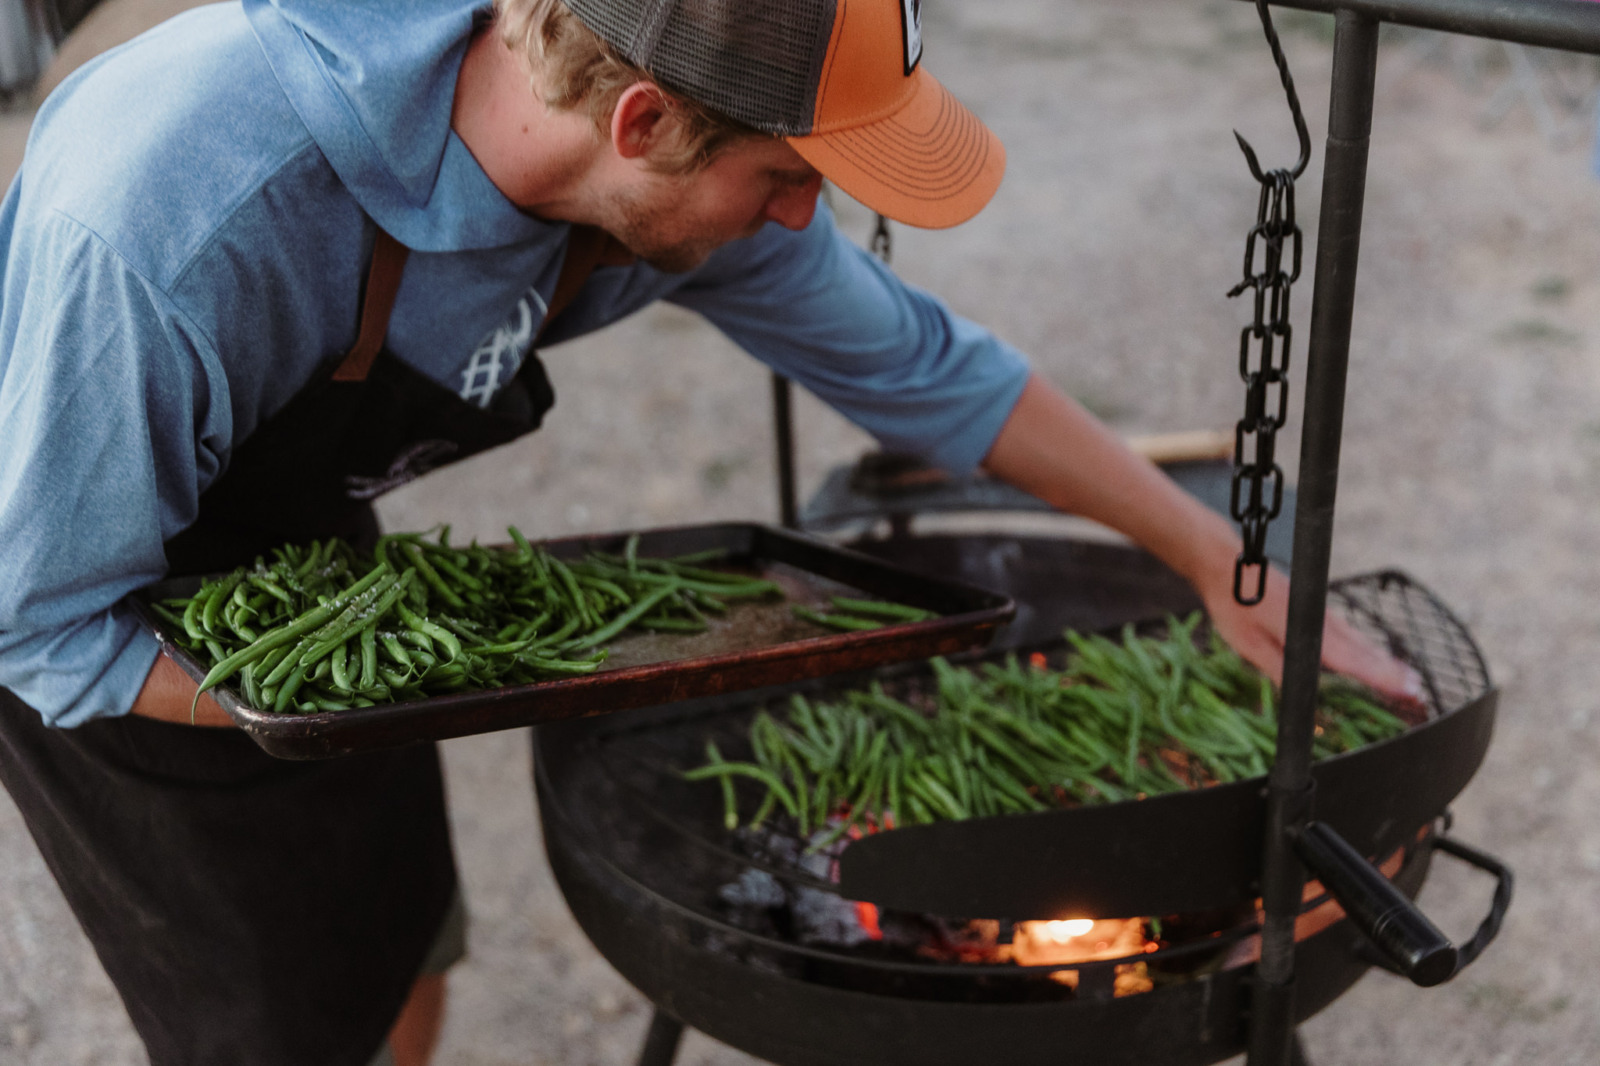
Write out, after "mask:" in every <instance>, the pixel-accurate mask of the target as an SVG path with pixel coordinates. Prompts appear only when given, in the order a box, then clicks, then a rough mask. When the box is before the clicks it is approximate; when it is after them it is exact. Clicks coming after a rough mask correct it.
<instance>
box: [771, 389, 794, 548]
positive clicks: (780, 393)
mask: <svg viewBox="0 0 1600 1066" xmlns="http://www.w3.org/2000/svg"><path fill="white" fill-rule="evenodd" d="M793 398H794V387H793V386H792V385H791V384H790V383H789V379H788V378H786V377H784V376H783V375H782V374H779V373H778V372H777V371H773V374H772V431H773V438H774V443H775V444H776V446H777V456H776V460H775V461H776V463H777V467H778V521H779V522H781V523H782V524H783V528H784V529H799V528H800V504H799V497H798V489H797V488H796V487H795V474H794V399H793Z"/></svg>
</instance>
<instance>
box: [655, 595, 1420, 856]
mask: <svg viewBox="0 0 1600 1066" xmlns="http://www.w3.org/2000/svg"><path fill="white" fill-rule="evenodd" d="M1199 624H1200V616H1199V614H1195V615H1192V616H1190V617H1189V618H1187V619H1185V620H1182V621H1180V620H1178V619H1175V618H1169V619H1168V624H1167V635H1166V636H1165V637H1162V638H1155V637H1148V636H1140V635H1138V634H1137V633H1136V632H1135V631H1134V629H1133V627H1131V626H1129V627H1126V628H1125V629H1124V630H1123V632H1122V634H1121V638H1122V639H1121V641H1120V642H1118V641H1114V640H1111V639H1109V638H1107V637H1103V636H1086V635H1083V634H1080V633H1076V632H1070V631H1069V632H1068V633H1067V634H1066V639H1067V642H1068V645H1069V649H1070V650H1069V652H1068V654H1067V657H1066V662H1065V665H1064V667H1063V668H1062V669H1059V670H1056V669H1050V668H1048V667H1047V665H1046V662H1045V659H1044V657H1043V656H1042V655H1035V656H1033V657H1032V659H1031V660H1030V662H1028V663H1027V664H1024V663H1023V662H1021V661H1019V660H1018V659H1017V658H1016V657H1015V656H1009V657H1007V659H1006V660H1005V661H1004V662H1003V663H988V664H985V665H983V666H981V667H978V668H975V669H969V668H966V667H957V666H952V665H951V664H950V663H949V662H947V661H945V660H943V659H933V660H931V663H930V665H931V668H932V677H931V679H930V680H929V681H928V682H927V683H924V684H923V686H922V688H921V689H920V690H919V689H918V688H917V686H916V684H915V683H906V684H904V685H903V687H905V688H906V689H907V691H905V692H902V693H900V694H899V695H893V694H891V693H890V692H889V691H888V690H887V689H886V688H885V686H884V685H883V684H881V683H878V682H874V683H872V684H871V685H870V686H868V687H866V688H864V689H857V690H852V691H847V692H844V693H842V694H839V695H835V696H831V697H829V698H828V699H825V700H808V699H806V698H805V697H803V696H798V695H796V696H794V697H792V698H791V701H790V703H789V705H788V707H787V708H784V709H782V710H780V711H776V712H775V711H774V710H772V709H771V708H764V709H762V710H760V711H759V712H757V714H756V715H755V716H754V718H753V719H752V722H751V724H750V728H749V748H750V751H751V753H752V757H751V759H750V760H738V759H731V758H727V757H725V756H724V755H723V754H722V753H721V752H719V751H717V749H716V747H715V745H709V746H708V749H707V753H708V761H707V762H706V763H705V764H704V765H702V766H699V767H697V768H695V769H692V770H689V771H687V772H686V774H685V777H686V778H688V779H689V780H692V781H713V780H714V781H717V782H718V783H719V785H720V786H721V788H722V794H723V801H724V818H725V821H726V823H727V824H728V826H729V827H730V828H732V827H737V826H739V825H740V824H741V823H742V824H746V825H759V824H760V823H762V822H763V821H764V820H765V819H766V818H767V817H769V816H770V815H771V813H772V811H773V810H774V808H775V806H781V807H782V808H783V809H784V810H785V811H787V812H789V814H790V815H791V817H792V818H793V821H794V823H795V827H796V828H797V829H798V830H799V832H800V833H801V835H803V836H809V835H811V834H812V833H813V832H814V831H816V830H819V829H822V828H823V827H827V830H826V832H825V833H823V834H822V835H821V836H820V837H818V839H817V840H816V841H814V845H813V846H814V847H817V848H821V847H826V846H827V845H828V844H830V843H832V842H834V841H836V840H838V839H839V838H840V837H842V836H844V835H845V834H847V833H852V832H855V833H859V832H871V831H874V830H876V829H880V828H892V827H894V826H895V825H897V824H905V823H921V822H930V821H936V820H941V819H960V818H970V817H981V816H986V815H994V814H1005V813H1022V812H1026V811H1036V810H1044V809H1047V808H1049V807H1061V806H1072V805H1078V804H1094V803H1108V802H1115V801H1118V800H1125V799H1133V798H1142V797H1145V796H1152V795H1158V794H1161V793H1167V792H1174V791H1178V790H1181V789H1189V788H1198V787H1203V786H1205V785H1209V784H1215V783H1221V782H1228V781H1237V780H1241V779H1244V778H1248V777H1254V776H1258V775H1261V774H1264V773H1265V772H1266V771H1267V769H1268V766H1269V763H1270V760H1271V758H1272V755H1273V752H1274V750H1275V745H1276V741H1277V728H1278V724H1277V699H1276V694H1275V693H1274V691H1273V687H1272V685H1271V683H1270V682H1269V681H1268V680H1267V679H1266V678H1265V677H1263V676H1262V675H1261V674H1260V673H1258V672H1257V671H1256V670H1255V669H1254V668H1252V667H1251V666H1249V665H1248V664H1247V663H1245V662H1244V660H1242V659H1241V658H1240V657H1239V656H1238V655H1237V654H1236V653H1235V652H1234V651H1233V650H1232V649H1230V648H1228V646H1227V645H1226V644H1224V643H1223V642H1222V641H1221V639H1220V638H1218V637H1217V636H1216V635H1215V634H1214V633H1213V634H1211V635H1210V636H1209V637H1208V638H1206V639H1204V640H1198V639H1196V632H1197V629H1198V627H1199ZM1405 729H1406V723H1405V722H1404V721H1402V720H1401V719H1400V718H1399V717H1397V716H1396V715H1395V714H1394V713H1393V712H1392V711H1390V710H1389V709H1387V708H1386V707H1384V706H1383V704H1382V701H1381V700H1380V699H1379V698H1378V697H1377V696H1376V695H1374V694H1373V693H1371V692H1370V691H1368V690H1366V689H1365V688H1364V687H1362V686H1361V685H1359V684H1357V683H1356V682H1353V681H1350V680H1348V679H1344V678H1339V677H1336V676H1334V675H1327V676H1325V677H1324V679H1323V682H1322V685H1321V691H1320V699H1319V707H1318V710H1317V713H1316V735H1315V738H1314V743H1313V754H1314V756H1315V757H1316V758H1319V759H1321V758H1327V757H1329V756H1332V755H1337V754H1340V753H1341V752H1344V751H1348V750H1351V749H1353V748H1356V747H1361V746H1363V745H1366V744H1370V743H1375V742H1377V741H1380V740H1384V739H1387V738H1389V737H1391V736H1394V735H1396V734H1398V733H1400V732H1403V731H1404V730H1405ZM736 781H737V782H739V783H740V784H741V787H742V789H743V790H745V795H746V796H748V795H749V792H748V789H749V788H750V787H751V785H754V786H756V788H757V789H758V791H757V792H756V794H755V797H756V798H755V805H754V806H753V807H747V808H746V809H748V810H751V811H753V814H751V815H750V816H749V817H743V816H742V814H741V805H740V792H741V789H739V788H735V787H734V785H735V782H736Z"/></svg>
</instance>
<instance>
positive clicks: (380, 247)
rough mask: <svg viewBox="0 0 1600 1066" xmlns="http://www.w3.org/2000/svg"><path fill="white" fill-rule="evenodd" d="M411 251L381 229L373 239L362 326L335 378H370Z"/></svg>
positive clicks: (349, 379)
mask: <svg viewBox="0 0 1600 1066" xmlns="http://www.w3.org/2000/svg"><path fill="white" fill-rule="evenodd" d="M409 254H411V250H410V249H409V248H407V247H406V246H405V245H403V244H401V243H400V242H399V241H397V240H395V239H394V238H393V237H391V236H389V234H388V233H386V232H384V231H383V230H382V229H380V230H378V236H377V239H376V240H375V241H373V243H372V266H371V267H370V268H369V269H368V271H367V294H366V297H365V299H364V300H363V301H362V303H361V330H360V332H358V333H357V334H356V343H355V347H353V348H351V349H350V352H349V354H347V355H346V356H345V357H344V362H342V363H340V364H339V368H338V369H337V370H335V371H334V372H333V380H335V381H365V380H367V372H368V371H370V370H371V369H372V361H373V360H374V359H376V358H377V357H378V352H379V351H380V350H381V349H382V348H383V341H384V338H385V337H387V336H388V335H389V314H390V312H392V311H393V310H394V297H395V294H396V293H397V292H399V291H400V275H401V274H402V273H404V271H405V268H406V256H408V255H409Z"/></svg>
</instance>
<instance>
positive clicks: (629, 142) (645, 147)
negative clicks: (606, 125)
mask: <svg viewBox="0 0 1600 1066" xmlns="http://www.w3.org/2000/svg"><path fill="white" fill-rule="evenodd" d="M676 122H677V117H676V116H675V115H673V114H672V103H671V101H669V100H668V99H667V95H666V93H664V92H662V91H661V87H660V86H657V85H652V84H651V83H650V82H647V81H636V82H634V83H633V84H632V85H630V86H628V87H627V88H626V89H624V90H623V91H622V96H621V97H620V98H619V99H618V100H617V107H616V110H615V111H613V112H612V113H611V147H612V148H614V149H615V150H616V153H617V154H618V155H619V156H621V157H622V158H623V159H642V158H645V157H647V156H648V155H649V154H650V153H651V151H652V150H654V149H656V148H657V147H658V146H659V145H660V144H661V142H662V141H664V140H666V139H667V137H669V136H670V131H671V129H672V128H673V126H674V124H675V123H676Z"/></svg>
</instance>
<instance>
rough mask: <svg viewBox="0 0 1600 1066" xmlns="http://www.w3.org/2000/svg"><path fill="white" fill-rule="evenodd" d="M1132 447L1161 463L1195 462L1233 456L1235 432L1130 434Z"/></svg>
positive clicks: (1211, 430)
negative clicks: (1134, 435) (1132, 435)
mask: <svg viewBox="0 0 1600 1066" xmlns="http://www.w3.org/2000/svg"><path fill="white" fill-rule="evenodd" d="M1125 443H1126V444H1127V445H1128V447H1130V448H1132V449H1133V450H1134V451H1136V452H1138V453H1139V454H1140V455H1142V456H1144V457H1145V458H1146V459H1148V460H1150V461H1151V462H1152V463H1155V464H1157V465H1158V466H1159V465H1161V464H1162V463H1192V462H1198V461H1201V460H1205V459H1231V458H1232V457H1233V448H1234V439H1233V433H1232V432H1231V431H1227V430H1214V429H1195V430H1189V431H1188V432H1184V433H1155V434H1149V435H1145V436H1138V437H1128V438H1126V441H1125Z"/></svg>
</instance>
